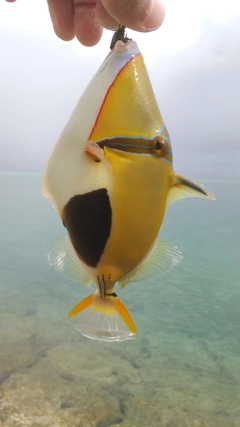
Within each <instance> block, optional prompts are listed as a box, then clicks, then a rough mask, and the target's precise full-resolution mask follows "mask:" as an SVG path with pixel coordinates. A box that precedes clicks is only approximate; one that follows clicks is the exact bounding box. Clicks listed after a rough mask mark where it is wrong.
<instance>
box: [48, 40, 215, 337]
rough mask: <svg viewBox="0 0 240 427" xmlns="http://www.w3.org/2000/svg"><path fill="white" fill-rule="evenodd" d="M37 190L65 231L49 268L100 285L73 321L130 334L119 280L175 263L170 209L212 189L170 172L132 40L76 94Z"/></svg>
mask: <svg viewBox="0 0 240 427" xmlns="http://www.w3.org/2000/svg"><path fill="white" fill-rule="evenodd" d="M43 194H44V195H45V196H46V197H48V198H49V199H50V201H51V203H52V204H53V206H54V207H55V208H56V210H57V212H58V213H59V215H60V217H61V218H62V221H63V224H64V226H65V227H66V228H67V230H68V234H67V235H64V236H60V238H58V239H57V241H56V242H55V243H54V244H53V246H52V248H51V251H50V253H49V255H48V260H49V263H50V265H52V266H53V267H54V268H55V269H56V270H57V271H60V272H61V273H62V274H65V275H66V276H69V277H70V278H71V279H73V280H76V281H78V282H80V283H82V284H83V285H85V286H88V285H89V284H91V283H92V282H94V283H95V284H96V286H97V291H96V292H95V293H94V294H92V295H90V296H88V297H87V298H85V299H84V300H83V301H81V302H80V303H78V304H77V305H76V306H75V307H74V308H73V309H72V310H71V312H70V313H69V315H68V317H69V319H70V321H71V323H73V324H74V326H75V327H77V329H79V330H80V331H81V333H82V334H83V335H84V336H87V337H88V338H93V339H99V340H104V341H123V340H126V339H131V338H135V337H136V336H137V329H136V326H135V324H134V322H133V320H132V318H131V316H130V314H129V313H128V311H127V309H126V307H125V306H124V305H123V303H122V302H121V300H120V299H119V297H118V296H117V295H116V293H115V292H114V285H115V283H116V282H118V283H119V285H120V287H123V286H125V285H126V284H127V283H129V282H131V281H137V280H143V279H147V278H149V277H154V276H158V275H159V274H161V273H163V272H165V271H167V270H169V269H170V268H171V267H172V266H174V265H176V264H177V263H178V262H179V261H180V260H181V258H182V256H181V254H180V252H179V251H178V250H177V249H176V248H175V247H174V246H172V245H171V244H169V243H167V242H165V241H163V240H161V239H157V236H158V233H159V229H160V226H161V223H162V220H163V217H164V213H165V209H166V207H167V206H168V205H169V204H171V203H172V202H174V201H176V200H179V199H181V198H183V197H187V196H197V197H207V198H210V199H213V196H212V195H211V194H210V193H209V192H208V191H207V190H206V189H205V188H204V187H202V186H201V185H199V184H197V183H195V182H193V181H190V180H189V179H187V178H184V177H182V176H179V175H177V174H175V172H174V171H173V168H172V150H171V143H170V139H169V135H168V132H167V129H166V127H165V125H164V122H163V119H162V116H161V114H160V111H159V108H158V105H157V102H156V99H155V96H154V93H153V90H152V87H151V83H150V80H149V77H148V73H147V70H146V67H145V65H144V60H143V57H142V54H141V53H140V51H139V49H138V46H137V44H136V43H135V42H134V41H128V42H127V43H123V42H122V41H117V42H116V44H115V47H114V48H113V50H112V51H111V52H110V54H109V55H108V56H107V58H106V59H105V61H104V62H103V64H102V66H101V67H100V69H99V70H98V72H97V73H96V75H95V76H94V77H93V79H92V81H91V82H90V84H89V85H88V87H87V88H86V90H85V92H84V93H83V95H82V97H81V98H80V100H79V103H78V104H77V106H76V108H75V110H74V111H73V113H72V115H71V117H70V119H69V121H68V123H67V125H66V126H65V128H64V130H63V132H62V134H61V136H60V138H59V140H58V141H57V144H56V146H55V148H54V150H53V152H52V154H51V156H50V159H49V161H48V164H47V166H46V169H45V172H44V176H43Z"/></svg>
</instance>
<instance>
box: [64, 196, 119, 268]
mask: <svg viewBox="0 0 240 427" xmlns="http://www.w3.org/2000/svg"><path fill="white" fill-rule="evenodd" d="M111 222H112V209H111V205H110V200H109V196H108V193H107V190H106V189H105V188H101V189H99V190H95V191H91V192H89V193H86V194H82V195H77V196H73V197H72V198H71V199H70V200H69V201H68V203H67V204H66V205H65V207H64V210H63V224H64V226H65V227H66V228H67V230H68V233H69V236H70V239H71V242H72V244H73V246H74V248H75V250H76V252H77V254H78V255H79V257H80V259H81V260H82V261H83V262H84V263H85V264H87V265H89V266H90V267H96V266H97V264H98V262H99V260H100V258H101V255H102V254H103V252H104V248H105V245H106V243H107V240H108V238H109V236H110V231H111Z"/></svg>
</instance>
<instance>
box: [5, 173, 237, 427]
mask: <svg viewBox="0 0 240 427" xmlns="http://www.w3.org/2000/svg"><path fill="white" fill-rule="evenodd" d="M40 179H41V177H40V175H39V174H30V173H26V174H25V173H1V174H0V203H1V209H0V217H1V227H0V246H1V257H0V426H4V427H15V426H17V427H20V426H24V427H27V426H30V427H42V426H44V427H90V426H91V427H240V327H239V325H240V267H239V265H240V221H239V220H240V198H239V194H240V181H220V180H208V181H202V183H203V184H204V185H206V186H207V187H208V188H209V189H210V190H211V191H212V192H213V193H214V194H215V196H216V201H215V202H212V201H208V200H203V199H193V198H191V199H187V200H186V199H185V200H183V201H180V202H178V203H176V204H174V205H172V206H171V207H170V208H169V209H168V211H167V212H166V216H165V219H164V224H163V226H162V229H161V233H160V235H161V236H162V237H163V238H165V239H166V240H168V241H170V242H171V243H173V244H175V245H176V246H178V248H179V249H180V250H181V251H182V253H183V255H184V259H183V260H182V262H181V263H180V264H179V265H178V266H177V267H175V269H172V270H171V271H170V272H168V273H166V274H165V275H162V276H160V277H158V278H155V279H151V280H148V281H145V282H139V283H134V284H129V285H127V286H126V287H125V288H124V289H123V290H119V289H117V293H118V294H119V296H120V297H121V299H122V300H123V301H124V303H125V304H126V305H127V307H128V309H129V311H130V313H131V315H132V316H133V318H134V320H135V322H136V325H137V328H138V332H139V337H138V339H137V340H135V341H129V342H121V343H104V342H97V341H92V340H88V339H86V338H84V337H82V336H81V334H80V333H78V332H77V331H76V330H75V329H74V328H73V327H72V326H71V325H70V323H68V321H67V318H66V317H67V313H68V312H69V311H70V309H71V308H72V307H73V306H74V305H75V304H76V303H77V302H78V301H79V300H81V299H82V298H83V297H85V296H87V295H88V294H89V293H90V292H92V289H90V288H84V287H83V286H81V285H79V284H77V283H75V282H73V281H71V280H68V279H67V278H65V277H62V276H61V275H60V274H59V273H57V272H55V271H54V270H53V269H51V268H50V267H49V266H48V263H47V258H46V256H47V252H48V249H49V247H50V246H51V244H52V242H53V241H54V239H55V238H56V237H57V236H58V235H59V234H62V233H63V232H64V228H63V226H62V225H61V221H60V219H59V217H58V215H57V214H56V212H55V211H54V210H53V209H52V208H51V206H50V205H49V204H48V202H47V200H46V199H44V198H43V197H42V196H41V186H40Z"/></svg>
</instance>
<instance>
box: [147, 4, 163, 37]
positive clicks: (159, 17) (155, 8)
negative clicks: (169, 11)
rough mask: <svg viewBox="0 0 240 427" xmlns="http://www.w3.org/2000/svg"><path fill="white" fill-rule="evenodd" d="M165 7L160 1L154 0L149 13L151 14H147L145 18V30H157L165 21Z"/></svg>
mask: <svg viewBox="0 0 240 427" xmlns="http://www.w3.org/2000/svg"><path fill="white" fill-rule="evenodd" d="M163 16H164V14H163V9H162V5H160V3H159V2H158V0H157V1H154V0H153V1H152V8H151V12H150V13H149V15H148V16H147V18H146V19H145V21H144V22H143V26H142V27H143V29H144V30H145V31H152V30H156V29H157V28H159V27H160V25H161V23H162V21H163Z"/></svg>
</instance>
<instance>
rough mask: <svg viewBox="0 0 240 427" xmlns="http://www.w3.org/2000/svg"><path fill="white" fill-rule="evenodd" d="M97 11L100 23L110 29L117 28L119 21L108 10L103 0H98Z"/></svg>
mask: <svg viewBox="0 0 240 427" xmlns="http://www.w3.org/2000/svg"><path fill="white" fill-rule="evenodd" d="M96 13H97V19H98V22H99V24H101V25H102V27H104V28H107V29H108V30H116V29H117V27H118V24H119V23H118V22H117V21H116V20H115V19H114V18H113V17H112V16H111V15H109V13H108V12H107V10H106V9H105V7H104V6H103V4H102V2H101V1H98V2H97V5H96Z"/></svg>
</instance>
